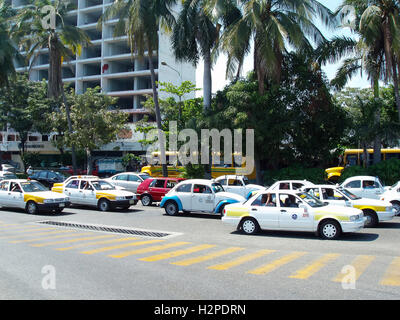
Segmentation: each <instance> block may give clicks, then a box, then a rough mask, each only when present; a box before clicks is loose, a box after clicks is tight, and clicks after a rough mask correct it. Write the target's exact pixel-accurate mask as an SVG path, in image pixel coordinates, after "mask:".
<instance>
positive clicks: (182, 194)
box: [175, 183, 192, 211]
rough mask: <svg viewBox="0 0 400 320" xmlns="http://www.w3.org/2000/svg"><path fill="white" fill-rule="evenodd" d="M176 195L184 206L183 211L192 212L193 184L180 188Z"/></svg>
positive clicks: (177, 189) (185, 184) (183, 185)
mask: <svg viewBox="0 0 400 320" xmlns="http://www.w3.org/2000/svg"><path fill="white" fill-rule="evenodd" d="M175 195H176V196H177V197H178V199H179V201H180V202H181V204H182V210H184V211H190V210H192V184H191V183H184V184H181V185H180V186H178V187H177V188H176V190H175Z"/></svg>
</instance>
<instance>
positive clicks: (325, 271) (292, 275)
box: [0, 204, 400, 300]
mask: <svg viewBox="0 0 400 320" xmlns="http://www.w3.org/2000/svg"><path fill="white" fill-rule="evenodd" d="M0 221H1V223H0V252H1V254H0V257H1V263H0V288H1V290H0V299H3V300H14V299H19V300H20V299H22V300H52V299H57V300H58V299H61V300H64V299H66V300H70V299H74V300H76V299H78V300H98V299H107V300H113V299H115V300H125V299H135V300H136V299H138V300H142V299H143V300H170V299H172V300H175V299H180V300H186V299H191V300H198V299H201V300H203V299H206V300H221V299H222V300H242V299H246V300H253V299H256V300H270V299H272V300H281V299H285V300H305V299H306V300H309V299H311V300H314V299H324V300H325V299H335V300H347V299H350V300H366V299H367V300H370V299H371V300H372V299H374V300H376V299H377V300H393V299H396V300H397V299H399V298H400V258H399V257H400V250H399V242H400V241H399V240H400V217H395V219H394V220H392V221H390V222H386V223H381V224H380V225H379V226H378V227H377V228H373V229H364V230H362V231H361V232H358V233H352V234H345V235H343V236H342V237H341V238H340V239H339V240H333V241H327V240H321V239H319V238H318V237H316V236H315V235H314V234H313V233H303V232H270V231H264V232H261V233H260V234H258V235H254V236H248V235H244V234H242V233H240V232H237V231H236V230H234V229H233V228H232V227H230V226H227V225H224V224H223V223H222V222H221V221H220V219H219V217H215V216H211V215H204V214H187V215H179V216H175V217H170V216H167V215H165V213H164V211H163V209H160V208H158V207H156V206H152V207H142V206H141V205H140V204H138V205H137V206H132V207H131V208H130V209H129V210H126V211H112V212H106V213H102V212H99V211H96V210H91V209H88V208H77V207H73V208H68V209H66V210H65V211H64V212H63V213H61V214H58V215H48V214H40V215H35V216H31V215H28V214H26V213H25V212H23V211H16V210H8V209H1V210H0ZM44 221H52V222H58V223H60V224H61V225H59V226H56V225H52V224H45V223H39V222H44ZM66 223H69V225H68V224H66ZM72 224H74V225H72ZM88 225H90V226H95V229H93V228H92V229H89V228H88V227H87V226H88ZM85 226H86V227H85ZM106 228H107V229H106ZM127 229H128V230H130V231H129V233H128V231H126V230H127ZM124 230H125V231H124ZM132 230H133V231H132ZM148 232H152V233H148Z"/></svg>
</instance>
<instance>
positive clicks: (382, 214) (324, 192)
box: [302, 185, 395, 227]
mask: <svg viewBox="0 0 400 320" xmlns="http://www.w3.org/2000/svg"><path fill="white" fill-rule="evenodd" d="M302 190H304V191H306V192H308V193H310V194H311V195H313V196H314V197H316V198H318V199H319V200H321V201H323V202H327V203H329V204H334V205H338V206H347V207H353V208H357V209H360V210H362V211H363V213H364V216H365V217H366V221H365V227H375V226H376V225H378V223H379V222H381V221H388V220H392V219H393V217H394V215H395V210H394V209H393V206H392V204H391V203H390V202H388V201H382V200H376V199H371V198H361V197H358V196H356V195H354V194H353V193H351V192H350V191H348V190H347V189H344V188H341V187H336V186H333V185H315V186H313V187H306V188H303V189H302Z"/></svg>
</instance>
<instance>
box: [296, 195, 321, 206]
mask: <svg viewBox="0 0 400 320" xmlns="http://www.w3.org/2000/svg"><path fill="white" fill-rule="evenodd" d="M296 196H298V197H300V198H301V199H302V200H303V201H304V202H306V203H307V204H308V205H309V206H311V207H313V208H318V207H324V206H327V205H328V204H327V203H324V202H322V201H320V200H318V199H317V198H315V197H314V196H312V195H311V194H309V193H306V192H299V193H296Z"/></svg>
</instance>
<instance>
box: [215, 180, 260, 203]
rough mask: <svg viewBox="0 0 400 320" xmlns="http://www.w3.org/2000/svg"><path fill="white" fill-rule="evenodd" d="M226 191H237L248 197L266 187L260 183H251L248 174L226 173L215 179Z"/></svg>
mask: <svg viewBox="0 0 400 320" xmlns="http://www.w3.org/2000/svg"><path fill="white" fill-rule="evenodd" d="M215 181H216V182H219V183H220V184H221V185H222V187H223V188H224V190H225V191H226V192H232V193H236V194H238V195H240V196H242V197H245V198H247V197H248V196H249V195H250V194H252V192H254V191H261V190H265V187H263V186H260V185H258V184H251V183H250V182H249V179H248V178H247V177H246V176H238V175H224V176H219V177H218V178H216V179H215Z"/></svg>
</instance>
